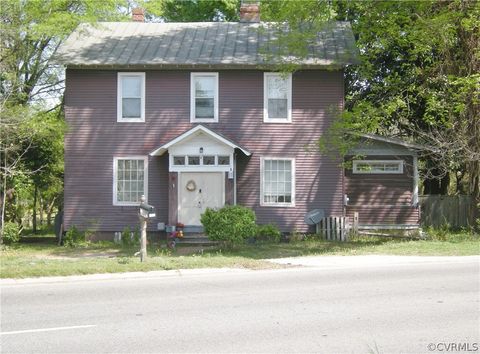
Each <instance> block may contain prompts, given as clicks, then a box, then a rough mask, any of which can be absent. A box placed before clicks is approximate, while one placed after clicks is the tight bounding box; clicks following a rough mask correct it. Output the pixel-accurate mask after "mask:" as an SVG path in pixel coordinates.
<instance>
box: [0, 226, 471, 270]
mask: <svg viewBox="0 0 480 354" xmlns="http://www.w3.org/2000/svg"><path fill="white" fill-rule="evenodd" d="M23 240H24V242H21V243H19V244H16V245H12V246H3V249H2V251H1V254H0V265H1V269H0V276H1V278H26V277H39V276H61V275H62V276H64V275H78V274H94V273H118V272H132V271H151V270H169V269H189V268H224V267H230V268H247V269H268V268H278V267H281V266H279V265H276V264H272V263H270V262H268V261H267V259H270V258H282V257H295V256H309V255H345V256H347V255H348V256H351V255H368V254H382V255H412V256H413V255H415V256H466V255H478V254H480V237H479V235H474V234H472V233H468V232H460V233H443V234H435V235H434V236H433V237H430V238H429V239H426V240H411V239H410V240H409V239H392V238H378V237H358V238H354V239H352V240H350V241H349V242H343V243H340V242H330V241H322V240H318V239H310V240H308V239H307V240H305V241H297V242H290V243H264V244H245V245H241V246H237V247H236V248H234V249H229V250H219V249H203V250H202V249H199V248H188V247H181V246H180V247H178V249H177V250H176V251H174V252H171V251H169V250H167V249H165V248H164V247H165V245H163V244H162V245H159V244H152V245H151V246H149V250H148V255H149V257H148V259H147V261H146V262H144V263H141V262H140V261H139V259H138V257H135V256H134V253H135V252H136V251H137V249H135V248H132V247H130V248H125V247H121V246H119V245H115V244H113V243H111V242H99V243H87V244H83V245H81V246H79V247H76V248H70V247H61V246H57V245H56V244H55V240H54V238H52V237H48V235H46V236H44V237H42V238H36V239H34V240H32V239H31V238H28V237H25V238H23ZM25 241H30V242H25ZM32 241H33V242H32Z"/></svg>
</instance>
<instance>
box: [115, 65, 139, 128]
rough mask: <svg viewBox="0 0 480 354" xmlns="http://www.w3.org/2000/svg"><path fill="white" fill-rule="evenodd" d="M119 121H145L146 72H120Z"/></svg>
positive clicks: (118, 89) (118, 88)
mask: <svg viewBox="0 0 480 354" xmlns="http://www.w3.org/2000/svg"><path fill="white" fill-rule="evenodd" d="M117 122H145V73H118V87H117Z"/></svg>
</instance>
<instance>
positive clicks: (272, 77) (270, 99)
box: [263, 73, 292, 123]
mask: <svg viewBox="0 0 480 354" xmlns="http://www.w3.org/2000/svg"><path fill="white" fill-rule="evenodd" d="M263 97H264V102H263V121H264V122H266V123H291V122H292V74H287V75H286V76H285V75H284V74H278V73H264V77H263Z"/></svg>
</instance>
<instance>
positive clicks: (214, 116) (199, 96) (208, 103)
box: [190, 73, 218, 123]
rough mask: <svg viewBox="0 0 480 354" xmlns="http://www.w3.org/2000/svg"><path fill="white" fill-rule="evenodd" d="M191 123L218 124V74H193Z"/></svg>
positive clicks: (191, 83)
mask: <svg viewBox="0 0 480 354" xmlns="http://www.w3.org/2000/svg"><path fill="white" fill-rule="evenodd" d="M190 96H191V100H190V122H192V123H195V122H197V123H202V122H203V123H208V122H210V123H212V122H218V73H192V74H191V81H190Z"/></svg>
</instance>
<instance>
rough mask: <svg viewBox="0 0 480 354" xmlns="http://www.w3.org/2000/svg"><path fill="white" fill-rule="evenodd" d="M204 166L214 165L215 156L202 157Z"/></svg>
mask: <svg viewBox="0 0 480 354" xmlns="http://www.w3.org/2000/svg"><path fill="white" fill-rule="evenodd" d="M203 164H204V165H215V156H204V157H203Z"/></svg>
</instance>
